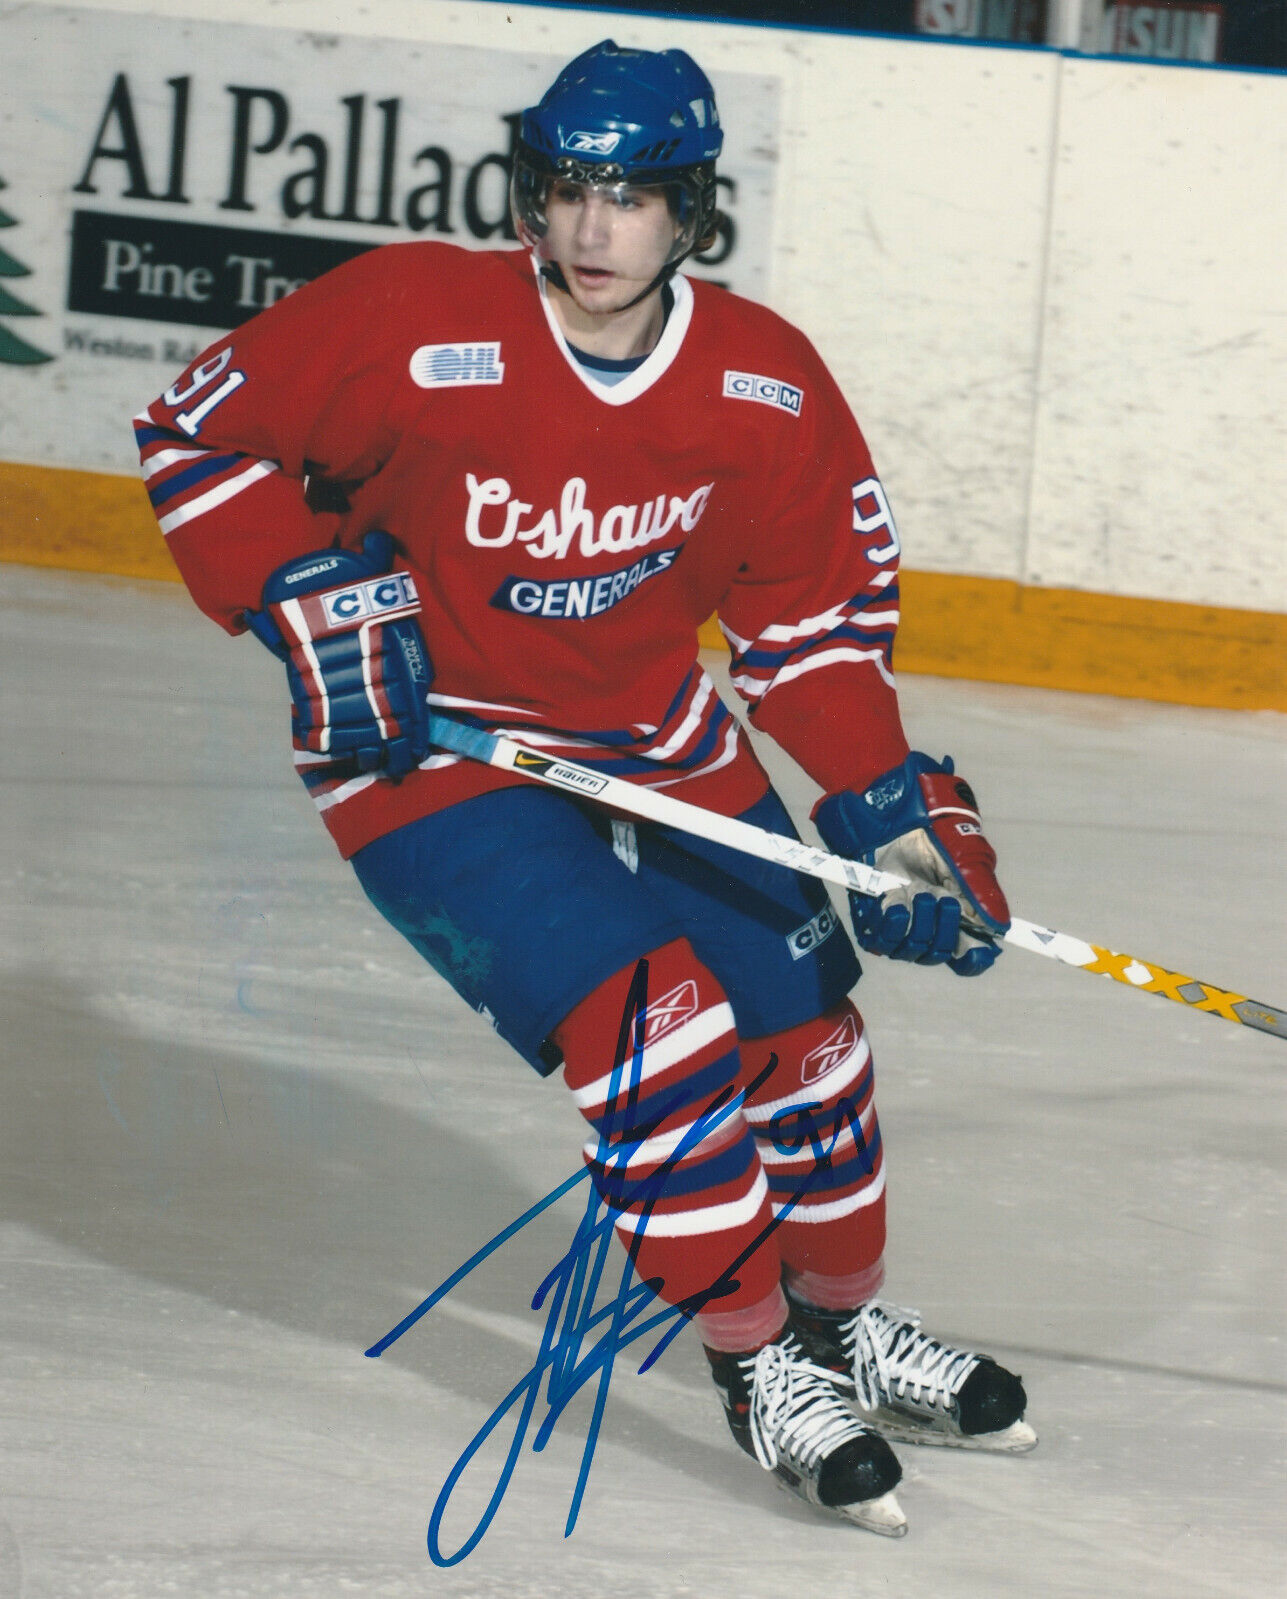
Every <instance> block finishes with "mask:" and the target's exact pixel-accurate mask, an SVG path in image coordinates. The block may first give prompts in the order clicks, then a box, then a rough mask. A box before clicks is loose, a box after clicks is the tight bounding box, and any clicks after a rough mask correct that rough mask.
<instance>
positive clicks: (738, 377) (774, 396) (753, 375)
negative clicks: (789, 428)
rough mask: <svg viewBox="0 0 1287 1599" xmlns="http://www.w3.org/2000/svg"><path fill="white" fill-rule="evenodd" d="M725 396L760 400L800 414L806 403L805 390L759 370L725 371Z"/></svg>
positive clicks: (794, 413) (762, 403)
mask: <svg viewBox="0 0 1287 1599" xmlns="http://www.w3.org/2000/svg"><path fill="white" fill-rule="evenodd" d="M724 398H725V399H726V400H758V401H759V402H760V404H761V405H775V406H777V408H778V410H779V411H788V412H790V414H791V415H792V416H799V414H800V407H801V406H802V405H803V404H804V390H803V389H797V388H796V387H795V385H794V384H792V383H783V382H781V381H780V380H779V379H777V378H765V377H761V376H760V375H759V374H758V373H757V372H725V374H724Z"/></svg>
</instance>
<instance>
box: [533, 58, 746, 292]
mask: <svg viewBox="0 0 1287 1599" xmlns="http://www.w3.org/2000/svg"><path fill="white" fill-rule="evenodd" d="M723 143H724V134H723V130H722V129H721V127H720V125H719V112H718V111H717V110H716V107H715V91H714V90H713V89H712V88H711V84H710V80H709V79H708V78H707V76H706V74H705V73H704V72H703V71H702V69H701V68H700V67H699V66H698V65H697V63H696V62H695V61H694V60H693V58H692V57H691V56H690V55H688V54H687V53H686V52H685V51H683V50H625V49H622V48H621V47H620V46H619V45H617V44H616V43H615V42H614V41H613V40H611V39H604V40H602V41H601V42H600V43H599V44H596V45H595V46H594V47H593V48H592V49H590V50H587V51H585V52H584V54H582V55H579V56H577V57H576V59H575V60H574V61H570V62H569V63H568V64H567V66H566V67H564V69H563V70H562V72H560V73H559V75H558V77H557V78H555V80H554V82H553V83H552V84H551V85H550V87H549V88H548V89H547V90H546V92H545V94H544V95H543V96H542V97H541V102H540V104H539V105H536V106H530V107H529V108H528V109H527V110H526V111H524V113H523V117H522V122H521V124H520V127H519V137H518V148H517V151H516V153H515V159H514V181H513V185H512V188H511V191H510V199H511V204H512V206H513V210H514V219H515V222H516V224H517V226H518V229H519V232H520V235H525V236H526V237H527V238H528V239H529V240H531V241H533V242H534V241H536V240H539V239H542V238H544V237H545V233H546V230H547V228H548V225H549V224H548V221H547V218H546V214H545V202H546V196H547V195H548V193H549V187H550V183H551V181H552V180H553V179H555V178H564V179H566V180H567V181H569V182H571V183H599V184H618V183H627V184H629V185H630V186H631V187H632V188H658V189H660V190H661V191H662V192H663V193H664V194H665V196H666V201H667V204H668V205H669V206H670V209H671V214H672V215H673V216H674V218H675V221H676V223H677V224H678V227H677V232H676V237H675V243H674V245H673V246H672V248H671V251H670V254H669V256H668V257H667V260H666V263H665V265H664V266H663V267H662V270H661V272H660V273H659V274H658V276H657V278H656V279H655V280H654V281H653V282H652V283H650V284H649V285H648V288H647V289H645V290H644V293H643V294H642V295H640V296H638V298H639V299H643V298H644V297H645V296H646V295H648V294H650V293H651V292H652V291H653V289H655V288H657V287H658V286H659V285H660V284H662V283H664V282H665V280H666V279H667V278H668V277H670V275H671V274H672V273H673V272H674V271H675V269H676V268H677V267H678V266H679V265H680V263H681V262H682V261H684V260H686V259H687V257H688V256H690V255H692V254H694V252H696V251H699V250H704V249H707V248H709V246H710V245H711V244H712V243H714V240H715V236H716V231H717V228H718V225H719V209H718V206H717V203H716V201H717V194H718V190H717V189H716V185H715V162H716V159H717V158H718V156H719V153H720V150H721V149H722V148H723ZM550 268H552V270H550ZM546 270H547V276H550V277H551V278H553V280H554V281H555V283H559V279H560V277H561V275H562V274H561V273H560V272H559V271H558V268H557V266H556V265H554V264H553V263H550V264H548V266H547V269H546ZM562 286H563V285H562V284H560V287H562Z"/></svg>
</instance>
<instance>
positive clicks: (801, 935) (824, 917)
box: [787, 905, 836, 961]
mask: <svg viewBox="0 0 1287 1599" xmlns="http://www.w3.org/2000/svg"><path fill="white" fill-rule="evenodd" d="M835 930H836V913H835V911H833V910H832V909H831V907H830V905H827V906H824V908H823V909H822V910H820V911H819V912H818V914H817V915H816V916H815V917H814V918H813V920H812V921H808V922H806V923H805V924H804V926H803V927H797V928H796V930H795V932H794V933H788V934H787V948H788V949H789V950H790V951H791V959H792V960H793V961H798V960H803V959H804V957H805V956H806V955H812V954H813V952H814V950H815V949H817V947H818V945H819V944H824V943H826V941H827V939H829V938H830V937H831V935H832V933H834V932H835Z"/></svg>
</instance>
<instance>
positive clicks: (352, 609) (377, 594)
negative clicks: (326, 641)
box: [323, 572, 420, 627]
mask: <svg viewBox="0 0 1287 1599" xmlns="http://www.w3.org/2000/svg"><path fill="white" fill-rule="evenodd" d="M419 598H420V596H419V595H418V594H417V593H416V585H415V584H414V583H413V582H412V580H411V575H410V573H408V572H394V573H392V574H391V575H390V576H388V577H380V578H376V579H374V581H372V582H370V583H362V584H360V585H359V586H358V587H357V588H351V589H333V590H332V591H331V592H330V593H329V594H327V595H325V596H323V608H324V614H325V617H326V621H327V624H328V625H329V626H331V627H335V626H341V625H342V626H347V625H349V624H350V623H352V622H356V621H357V620H358V619H359V618H360V617H365V616H382V615H384V614H385V613H387V612H389V611H395V610H400V609H402V608H403V607H404V606H416V605H417V604H418V602H419Z"/></svg>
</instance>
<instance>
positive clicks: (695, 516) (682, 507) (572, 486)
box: [465, 472, 715, 561]
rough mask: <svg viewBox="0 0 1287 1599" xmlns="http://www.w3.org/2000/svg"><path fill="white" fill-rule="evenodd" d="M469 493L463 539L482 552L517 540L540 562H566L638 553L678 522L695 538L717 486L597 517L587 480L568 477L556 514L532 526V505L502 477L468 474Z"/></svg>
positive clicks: (620, 507) (662, 496)
mask: <svg viewBox="0 0 1287 1599" xmlns="http://www.w3.org/2000/svg"><path fill="white" fill-rule="evenodd" d="M465 487H466V489H467V490H468V491H469V511H468V513H467V515H466V517H465V537H466V538H467V539H468V540H469V542H470V543H471V544H472V545H474V546H475V548H476V549H480V550H499V549H503V548H504V547H505V546H506V545H507V544H513V543H514V542H515V541H517V542H518V543H520V544H525V545H526V546H527V548H528V551H529V553H530V554H532V555H535V556H537V557H538V558H539V559H541V560H545V559H547V558H548V557H549V556H554V557H555V558H556V559H558V560H560V561H561V560H562V559H563V558H564V556H566V555H569V554H570V553H571V552H572V547H573V545H574V544H575V545H576V547H577V552H578V553H579V554H580V555H582V556H585V557H589V556H593V555H602V554H605V553H609V554H617V553H620V552H622V551H625V550H639V549H642V548H643V547H644V545H645V544H655V543H656V542H657V540H658V539H664V538H665V537H666V535H667V534H668V533H669V532H670V531H671V529H672V528H673V527H674V526H675V524H676V523H678V524H679V526H680V527H681V528H683V530H684V532H685V533H691V532H692V531H693V529H694V528H695V527H696V526H697V524H698V522H699V521H700V520H701V517H702V512H703V511H704V510H705V509H706V504H707V501H708V500H709V499H710V497H711V491H712V490H713V489H714V487H715V485H714V484H713V483H704V484H703V485H702V486H701V488H698V489H694V490H693V492H692V493H691V494H690V495H688V497H687V498H683V497H681V496H680V495H678V494H658V495H657V496H656V497H655V498H654V499H651V500H645V501H644V503H643V504H642V505H613V506H609V508H608V509H607V510H606V511H605V512H604V513H603V515H602V516H599V517H596V516H595V514H594V512H593V511H592V510H590V509H588V508H587V506H586V503H585V479H584V478H582V477H570V478H569V479H568V480H567V482H566V483H565V484H564V485H563V492H562V494H561V495H560V496H559V504H558V509H557V510H555V509H554V508H553V507H551V508H550V509H548V510H545V511H542V512H541V514H540V515H539V516H538V517H537V518H536V520H535V521H534V522H528V523H526V525H522V526H520V524H522V523H524V519H525V518H527V517H529V516H530V515H531V514H532V511H533V509H534V507H533V506H531V505H529V504H528V503H527V501H526V500H520V499H516V498H515V496H514V494H513V491H512V490H511V488H510V486H509V484H508V482H507V481H506V480H505V479H504V478H503V477H489V478H484V479H483V481H482V482H481V483H480V482H479V481H478V479H477V478H476V477H475V476H474V474H473V473H472V472H467V473H466V474H465Z"/></svg>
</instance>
